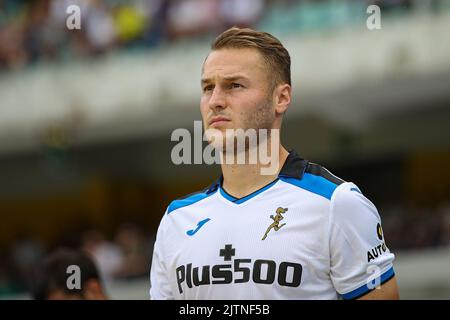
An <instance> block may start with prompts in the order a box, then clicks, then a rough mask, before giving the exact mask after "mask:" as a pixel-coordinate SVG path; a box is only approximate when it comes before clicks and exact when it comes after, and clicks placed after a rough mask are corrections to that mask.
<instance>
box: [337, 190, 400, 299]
mask: <svg viewBox="0 0 450 320" xmlns="http://www.w3.org/2000/svg"><path fill="white" fill-rule="evenodd" d="M330 210H331V212H330V229H329V231H330V232H329V247H330V276H331V279H332V281H333V285H334V287H335V288H336V291H337V292H338V293H339V294H340V295H341V297H342V298H343V299H356V298H358V297H361V296H363V295H365V294H366V293H368V292H369V291H371V290H373V289H374V288H375V287H377V286H378V285H382V284H383V283H385V282H386V281H388V280H390V279H391V278H392V277H393V276H394V269H393V265H392V262H393V260H394V254H392V253H391V252H390V251H389V249H388V248H387V246H386V244H385V241H384V235H383V230H382V227H381V219H380V216H379V214H378V211H377V209H376V207H375V206H374V205H373V204H372V202H370V201H369V200H368V199H367V198H366V197H365V196H364V195H363V194H362V193H361V191H360V190H359V189H358V187H357V186H356V185H355V184H353V183H349V182H345V183H342V184H341V185H339V186H338V187H337V188H336V190H335V191H334V193H333V196H332V198H331V207H330Z"/></svg>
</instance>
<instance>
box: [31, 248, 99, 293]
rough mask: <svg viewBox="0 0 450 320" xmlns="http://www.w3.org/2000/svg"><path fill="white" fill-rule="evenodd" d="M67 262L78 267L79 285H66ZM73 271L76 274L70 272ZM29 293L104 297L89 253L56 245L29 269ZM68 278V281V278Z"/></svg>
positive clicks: (67, 274) (67, 278)
mask: <svg viewBox="0 0 450 320" xmlns="http://www.w3.org/2000/svg"><path fill="white" fill-rule="evenodd" d="M69 266H77V267H79V276H80V279H79V285H80V286H79V288H76V287H75V288H69V287H68V285H67V282H68V280H70V279H69V277H70V276H71V273H70V272H68V270H69V271H70V269H68V268H69ZM74 275H76V274H75V273H74ZM33 280H34V281H33V284H32V287H31V294H32V297H33V298H34V299H38V300H79V299H82V300H105V299H107V297H106V295H105V292H104V289H103V287H102V284H101V280H100V274H99V272H98V269H97V267H96V265H95V263H94V261H93V260H92V259H91V257H89V255H88V254H87V253H85V252H82V251H73V250H68V249H59V250H57V251H55V252H54V253H52V254H50V255H49V256H48V257H47V258H46V259H45V260H44V261H43V262H42V263H41V264H40V265H39V266H38V267H37V268H36V269H35V270H34V272H33ZM69 282H70V281H69Z"/></svg>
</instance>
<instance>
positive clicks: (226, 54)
mask: <svg viewBox="0 0 450 320" xmlns="http://www.w3.org/2000/svg"><path fill="white" fill-rule="evenodd" d="M263 70H264V62H263V60H262V57H261V55H260V53H259V52H258V51H257V50H255V49H251V48H244V49H221V50H214V51H212V52H211V53H210V54H209V55H208V57H207V58H206V60H205V63H204V64H203V68H202V78H211V77H216V76H220V77H234V76H242V77H247V78H250V77H251V76H252V75H253V74H254V73H255V72H258V71H263Z"/></svg>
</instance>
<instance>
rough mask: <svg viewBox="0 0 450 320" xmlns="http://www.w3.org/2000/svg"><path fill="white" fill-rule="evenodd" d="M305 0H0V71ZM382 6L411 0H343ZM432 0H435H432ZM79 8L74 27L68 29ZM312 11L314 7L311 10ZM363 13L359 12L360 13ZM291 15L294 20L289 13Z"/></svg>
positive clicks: (162, 39) (199, 30) (210, 28)
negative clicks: (76, 7) (75, 8)
mask: <svg viewBox="0 0 450 320" xmlns="http://www.w3.org/2000/svg"><path fill="white" fill-rule="evenodd" d="M327 2H330V1H323V0H322V1H311V0H126V1H125V0H0V71H2V70H12V69H20V68H22V67H23V66H26V65H30V64H33V63H35V62H37V61H71V60H73V59H79V58H83V57H96V56H98V55H100V54H104V53H108V52H114V51H116V50H117V49H122V48H136V47H147V48H150V47H156V46H158V45H161V44H164V43H170V42H173V41H175V40H178V39H183V38H192V37H201V36H214V35H217V34H218V33H220V32H221V31H223V30H225V29H226V28H228V27H231V26H235V25H236V26H240V27H245V26H249V27H256V26H257V24H258V23H259V22H260V21H261V19H262V18H263V17H264V16H270V12H271V10H272V9H273V8H278V9H280V8H283V10H284V11H283V12H282V14H281V15H280V16H281V17H282V16H286V14H287V13H289V11H295V10H297V9H298V8H299V5H302V4H304V3H306V4H313V3H314V4H316V3H319V4H320V3H327ZM348 2H350V3H355V4H359V5H360V4H361V2H365V3H366V4H370V3H376V4H377V5H379V6H380V7H381V8H382V10H388V9H392V8H394V9H395V8H409V7H410V6H411V2H412V0H376V1H375V0H373V1H368V0H367V1H360V0H348ZM432 2H433V3H434V2H436V1H432ZM71 5H77V6H78V8H79V9H80V19H79V20H80V23H81V24H80V29H73V30H69V29H68V27H67V25H66V22H67V21H70V22H71V23H72V22H74V21H75V20H74V19H72V17H73V16H72V15H73V14H74V11H71V10H69V11H67V8H69V7H70V6H71ZM312 14H314V12H312ZM363 14H364V13H363ZM294 20H295V21H297V20H299V19H298V18H297V17H294Z"/></svg>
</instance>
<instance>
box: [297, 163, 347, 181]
mask: <svg viewBox="0 0 450 320" xmlns="http://www.w3.org/2000/svg"><path fill="white" fill-rule="evenodd" d="M306 172H307V173H310V174H313V175H315V176H320V177H323V178H325V179H327V180H328V181H331V182H333V183H334V184H336V185H340V184H341V183H344V182H345V181H344V180H342V179H340V178H338V177H336V176H335V175H334V174H332V173H331V172H330V171H328V170H327V169H326V168H324V167H322V166H321V165H318V164H316V163H312V162H309V163H308V166H307V167H306Z"/></svg>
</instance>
